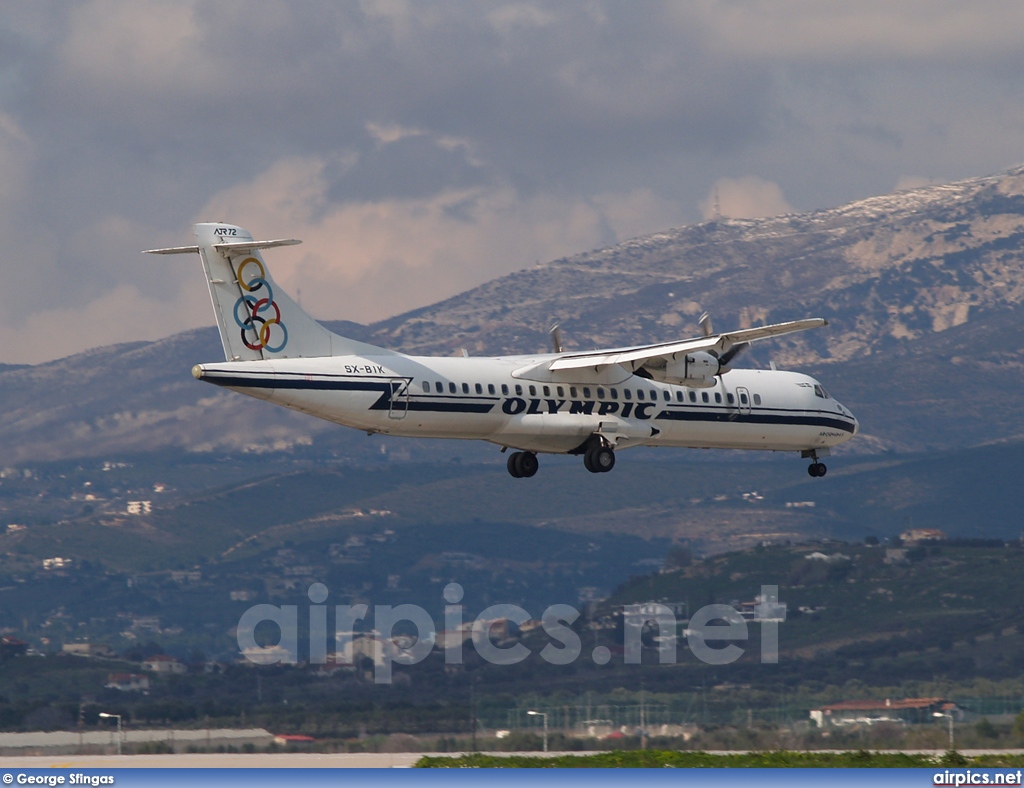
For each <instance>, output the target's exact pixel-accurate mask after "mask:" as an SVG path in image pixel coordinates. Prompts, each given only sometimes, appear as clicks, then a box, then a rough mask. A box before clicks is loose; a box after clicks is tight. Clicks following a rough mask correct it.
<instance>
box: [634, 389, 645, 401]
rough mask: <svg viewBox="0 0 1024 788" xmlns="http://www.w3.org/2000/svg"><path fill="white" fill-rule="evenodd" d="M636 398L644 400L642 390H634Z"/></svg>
mask: <svg viewBox="0 0 1024 788" xmlns="http://www.w3.org/2000/svg"><path fill="white" fill-rule="evenodd" d="M636 398H637V399H643V398H644V390H643V389H637V390H636Z"/></svg>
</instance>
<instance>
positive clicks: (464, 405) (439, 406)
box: [409, 400, 494, 413]
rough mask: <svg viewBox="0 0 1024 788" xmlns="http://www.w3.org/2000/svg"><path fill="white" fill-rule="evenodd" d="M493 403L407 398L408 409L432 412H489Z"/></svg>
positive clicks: (492, 407)
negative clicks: (424, 400) (429, 400)
mask: <svg viewBox="0 0 1024 788" xmlns="http://www.w3.org/2000/svg"><path fill="white" fill-rule="evenodd" d="M493 409H494V405H492V404H490V403H487V402H417V401H416V400H409V410H421V411H423V410H425V411H431V412H434V413H490V412H491V411H492V410H493Z"/></svg>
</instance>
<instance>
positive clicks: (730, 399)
mask: <svg viewBox="0 0 1024 788" xmlns="http://www.w3.org/2000/svg"><path fill="white" fill-rule="evenodd" d="M725 401H726V402H728V403H729V404H730V405H734V404H736V401H735V398H734V397H733V396H732V394H726V395H725Z"/></svg>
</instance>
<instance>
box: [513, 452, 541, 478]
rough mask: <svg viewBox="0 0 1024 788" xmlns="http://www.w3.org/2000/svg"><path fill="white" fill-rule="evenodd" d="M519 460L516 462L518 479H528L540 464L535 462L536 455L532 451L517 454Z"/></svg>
mask: <svg viewBox="0 0 1024 788" xmlns="http://www.w3.org/2000/svg"><path fill="white" fill-rule="evenodd" d="M518 454H519V458H518V460H517V462H516V470H517V471H519V477H520V478H521V479H529V478H530V477H531V476H533V475H534V474H535V473H537V469H538V468H539V467H540V463H539V462H537V455H536V454H534V453H533V452H532V451H523V452H519V453H518Z"/></svg>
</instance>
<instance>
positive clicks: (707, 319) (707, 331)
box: [697, 312, 715, 337]
mask: <svg viewBox="0 0 1024 788" xmlns="http://www.w3.org/2000/svg"><path fill="white" fill-rule="evenodd" d="M697 323H698V324H699V325H700V330H701V331H703V332H704V336H706V337H709V336H711V335H712V334H714V333H715V329H714V327H713V326H712V325H711V315H709V314H708V313H707V312H705V313H704V314H703V315H701V316H700V317H699V318H698V319H697Z"/></svg>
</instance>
